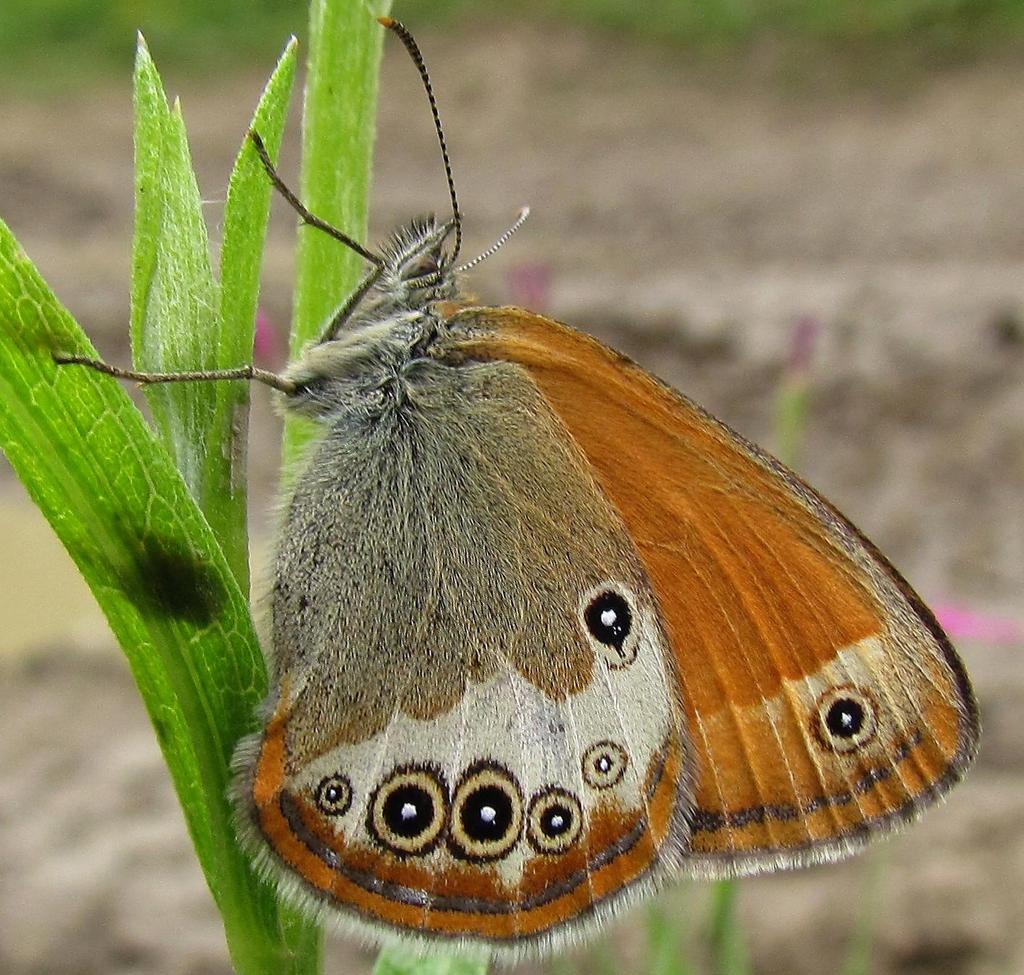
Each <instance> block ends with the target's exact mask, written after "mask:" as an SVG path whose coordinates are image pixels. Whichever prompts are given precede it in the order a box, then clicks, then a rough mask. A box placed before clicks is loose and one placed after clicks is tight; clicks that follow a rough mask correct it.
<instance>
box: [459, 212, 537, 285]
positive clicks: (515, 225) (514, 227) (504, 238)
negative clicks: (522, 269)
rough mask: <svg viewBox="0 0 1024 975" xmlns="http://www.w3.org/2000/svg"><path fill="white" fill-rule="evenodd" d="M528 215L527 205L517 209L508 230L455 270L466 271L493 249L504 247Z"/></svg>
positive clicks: (488, 254) (485, 258)
mask: <svg viewBox="0 0 1024 975" xmlns="http://www.w3.org/2000/svg"><path fill="white" fill-rule="evenodd" d="M529 215H530V208H529V207H523V208H522V210H520V211H519V216H518V217H516V219H515V222H514V223H513V224H512V226H511V227H509V228H508V230H506V231H505V232H504V233H503V234H502V235H501V236H500V237H499V238H498V239H497V240H496V241H495V242H494V243H493V244H491V246H490V247H488V248H487V250H485V251H484V252H483V253H482V254H477V256H476V257H474V258H473V260H471V261H466V263H465V264H463V265H461V266H460V267H457V268H456V269H455V270H456V272H458V273H459V274H461V273H462V272H463V271H468V270H469V269H470V268H471V267H476V266H477V264H479V263H480V262H481V261H486V260H487V258H489V257H490V256H491V255H492V254H493V253H494V252H495V251H497V250H499V249H500V248H501V247H504V246H505V243H506V242H507V241H508V239H509V237H511V236H512V235H513V234H514V233H515V232H516V231H517V230H518V229H519V228H520V227H521V226H522V225H523V224H524V223H526V218H527V217H528V216H529Z"/></svg>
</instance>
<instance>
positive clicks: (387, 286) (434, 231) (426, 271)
mask: <svg viewBox="0 0 1024 975" xmlns="http://www.w3.org/2000/svg"><path fill="white" fill-rule="evenodd" d="M454 229H455V221H454V220H448V221H447V222H445V223H438V222H437V219H436V218H435V217H434V216H433V215H430V216H426V217H419V218H416V219H415V220H412V221H410V222H409V223H408V224H405V225H404V226H402V227H399V228H398V230H396V231H395V232H394V233H393V234H392V235H391V236H390V237H389V238H388V239H387V240H386V241H385V242H384V244H383V245H382V247H381V249H380V256H381V258H382V263H381V265H380V269H379V273H378V275H377V278H376V280H375V281H374V284H373V286H372V287H371V288H370V290H369V292H368V293H367V296H366V298H365V300H364V301H363V303H362V305H361V306H360V308H359V310H358V312H357V313H356V315H354V316H353V319H354V322H355V323H359V322H369V321H379V320H381V319H385V318H390V317H393V316H394V315H396V314H401V313H402V312H410V311H418V310H420V309H422V308H424V307H425V306H427V305H429V304H430V303H431V302H434V301H443V300H450V299H453V298H454V297H455V296H456V294H457V290H458V289H457V287H456V284H455V266H454V263H455V262H454V253H453V252H452V251H451V249H450V248H449V246H448V239H449V237H450V236H451V235H452V233H453V232H454Z"/></svg>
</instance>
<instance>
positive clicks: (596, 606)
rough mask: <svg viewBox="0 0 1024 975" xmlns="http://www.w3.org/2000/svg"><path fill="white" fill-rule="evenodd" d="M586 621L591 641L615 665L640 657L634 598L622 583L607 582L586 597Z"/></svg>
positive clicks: (622, 664) (617, 666) (585, 627)
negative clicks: (637, 655) (637, 654)
mask: <svg viewBox="0 0 1024 975" xmlns="http://www.w3.org/2000/svg"><path fill="white" fill-rule="evenodd" d="M582 622H583V626H584V629H585V631H586V635H587V637H588V639H589V640H590V644H591V646H592V647H594V649H595V650H597V652H598V653H599V654H600V655H601V656H602V657H603V658H604V659H605V660H606V661H607V662H608V665H609V666H610V667H612V668H613V669H617V668H619V667H625V666H628V665H629V664H631V663H632V662H633V661H634V660H635V659H636V653H637V644H638V634H637V632H636V631H637V626H636V619H635V609H634V600H633V598H632V596H631V595H630V594H628V593H627V592H626V591H625V590H624V589H623V587H622V586H620V585H618V584H616V583H606V584H604V585H602V586H599V587H598V588H597V589H594V590H592V591H591V592H590V593H588V594H587V595H586V596H584V599H583V606H582Z"/></svg>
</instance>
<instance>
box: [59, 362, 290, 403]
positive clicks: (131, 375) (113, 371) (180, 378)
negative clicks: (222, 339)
mask: <svg viewBox="0 0 1024 975" xmlns="http://www.w3.org/2000/svg"><path fill="white" fill-rule="evenodd" d="M53 361H54V362H56V363H57V365H58V366H67V365H78V366H86V367H88V368H89V369H95V370H96V371H97V372H102V373H104V374H105V375H107V376H114V377H116V378H117V379H133V380H135V382H138V383H181V382H205V381H208V380H213V379H245V380H247V381H253V380H255V381H256V382H259V383H263V384H264V385H266V386H272V387H273V388H274V389H279V390H281V392H282V393H289V394H290V393H294V392H295V383H293V382H292V381H291V380H290V379H285V378H284V376H279V375H277V373H274V372H268V371H267V370H266V369H259V368H257V367H256V366H252V365H248V366H238V367H236V368H234V369H197V370H194V371H192V372H137V371H136V370H134V369H121V368H120V367H119V366H111V365H108V364H107V363H106V362H104V361H103V360H102V359H90V358H89V357H88V356H83V355H73V354H71V353H68V352H54V353H53Z"/></svg>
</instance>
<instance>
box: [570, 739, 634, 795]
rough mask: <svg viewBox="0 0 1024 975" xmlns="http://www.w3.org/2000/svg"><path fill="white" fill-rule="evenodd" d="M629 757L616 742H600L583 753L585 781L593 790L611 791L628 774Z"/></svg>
mask: <svg viewBox="0 0 1024 975" xmlns="http://www.w3.org/2000/svg"><path fill="white" fill-rule="evenodd" d="M628 764H629V756H628V755H627V754H626V749H625V748H623V747H622V746H621V745H617V744H616V743H615V742H614V741H599V742H596V743H595V744H593V745H591V746H590V747H589V748H588V749H587V750H586V752H584V753H583V762H582V771H583V781H584V782H586V783H587V785H589V786H590V787H591V788H593V789H611V788H612V787H613V786H616V785H618V784H619V783H620V782H621V781H622V777H623V776H624V775H625V774H626V766H627V765H628Z"/></svg>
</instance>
